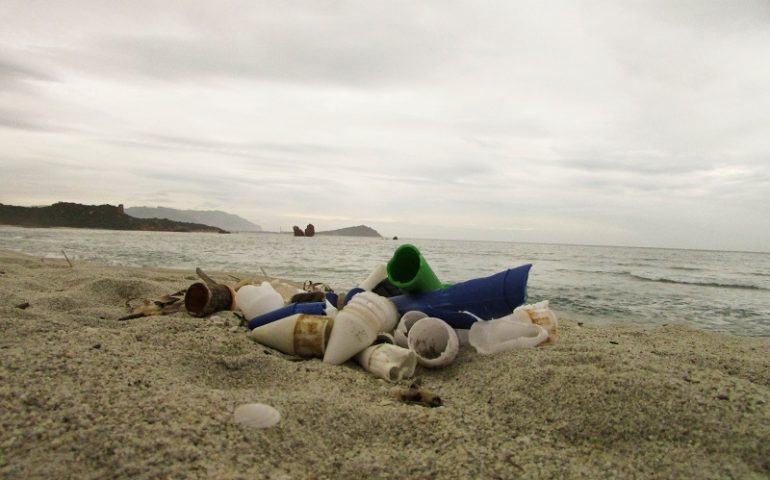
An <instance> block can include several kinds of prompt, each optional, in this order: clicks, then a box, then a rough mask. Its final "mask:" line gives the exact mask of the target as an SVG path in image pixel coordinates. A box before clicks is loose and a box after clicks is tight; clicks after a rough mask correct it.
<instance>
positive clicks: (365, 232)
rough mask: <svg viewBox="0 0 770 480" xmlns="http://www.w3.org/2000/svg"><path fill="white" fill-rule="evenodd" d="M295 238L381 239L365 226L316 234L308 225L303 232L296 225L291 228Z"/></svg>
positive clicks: (374, 231) (313, 228)
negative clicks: (316, 236)
mask: <svg viewBox="0 0 770 480" xmlns="http://www.w3.org/2000/svg"><path fill="white" fill-rule="evenodd" d="M292 231H293V232H294V236H295V237H313V236H315V235H329V236H338V237H374V238H382V235H380V234H379V233H378V232H377V230H375V229H373V228H371V227H367V226H366V225H358V226H356V227H346V228H339V229H337V230H327V231H324V232H316V231H315V226H314V225H313V224H312V223H309V224H308V225H307V227H305V229H304V230H302V229H301V228H300V227H298V226H297V225H294V226H293V227H292Z"/></svg>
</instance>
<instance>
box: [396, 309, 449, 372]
mask: <svg viewBox="0 0 770 480" xmlns="http://www.w3.org/2000/svg"><path fill="white" fill-rule="evenodd" d="M407 341H408V342H409V349H410V350H412V351H414V352H415V353H416V354H417V361H418V362H419V363H420V365H422V366H424V367H428V368H439V367H444V366H446V365H449V364H450V363H452V362H453V361H454V359H455V357H456V356H457V352H458V350H459V349H460V342H459V340H458V339H457V334H456V333H455V331H454V329H453V328H452V327H450V326H449V324H447V323H446V322H445V321H443V320H441V319H439V318H434V317H425V318H421V319H419V320H417V321H416V322H415V324H414V325H412V328H410V329H409V335H408V336H407Z"/></svg>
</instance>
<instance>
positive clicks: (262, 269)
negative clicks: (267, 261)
mask: <svg viewBox="0 0 770 480" xmlns="http://www.w3.org/2000/svg"><path fill="white" fill-rule="evenodd" d="M259 271H260V272H262V276H263V277H265V278H271V277H270V275H268V274H267V272H266V271H265V269H264V268H262V267H259Z"/></svg>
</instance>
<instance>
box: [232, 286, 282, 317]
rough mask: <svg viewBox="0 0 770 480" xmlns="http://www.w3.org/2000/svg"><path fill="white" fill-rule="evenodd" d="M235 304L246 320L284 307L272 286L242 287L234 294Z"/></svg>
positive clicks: (279, 295)
mask: <svg viewBox="0 0 770 480" xmlns="http://www.w3.org/2000/svg"><path fill="white" fill-rule="evenodd" d="M235 304H236V306H237V307H238V308H240V310H241V311H242V312H243V316H244V317H246V319H247V320H251V319H252V318H255V317H258V316H260V315H262V314H265V313H268V312H272V311H273V310H277V309H279V308H281V307H283V306H284V303H283V297H281V294H280V293H278V292H276V291H275V289H274V288H273V286H272V285H270V284H269V283H267V282H262V284H261V285H259V286H257V285H244V286H242V287H241V288H239V289H238V291H237V292H236V293H235Z"/></svg>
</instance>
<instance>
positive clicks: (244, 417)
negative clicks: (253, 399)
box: [233, 403, 281, 428]
mask: <svg viewBox="0 0 770 480" xmlns="http://www.w3.org/2000/svg"><path fill="white" fill-rule="evenodd" d="M233 420H235V423H239V424H241V425H245V426H247V427H252V428H269V427H272V426H274V425H277V424H278V422H280V421H281V412H279V411H278V410H276V409H275V408H273V407H271V406H270V405H265V404H264V403H246V404H243V405H238V406H237V407H235V411H234V412H233Z"/></svg>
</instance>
